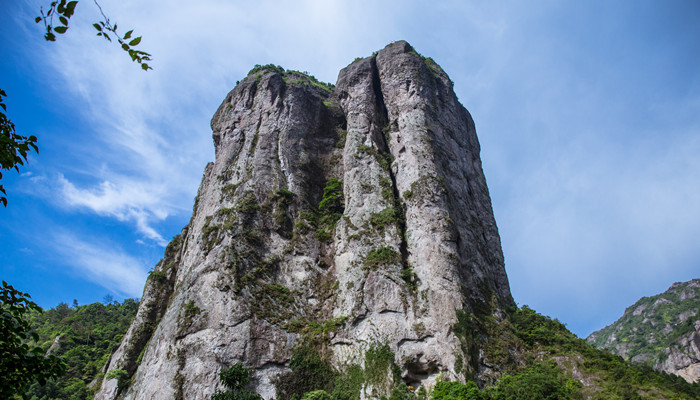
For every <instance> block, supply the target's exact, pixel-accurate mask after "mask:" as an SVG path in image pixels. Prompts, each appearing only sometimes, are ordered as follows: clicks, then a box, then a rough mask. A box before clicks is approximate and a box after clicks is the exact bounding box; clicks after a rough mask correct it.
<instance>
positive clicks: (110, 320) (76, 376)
mask: <svg viewBox="0 0 700 400" xmlns="http://www.w3.org/2000/svg"><path fill="white" fill-rule="evenodd" d="M137 308H138V302H136V301H135V300H134V299H126V300H124V302H123V303H119V302H115V301H110V300H109V299H107V302H106V304H102V303H93V304H88V305H82V306H81V305H78V304H77V303H76V302H74V303H73V306H72V307H69V306H68V304H66V303H61V304H59V305H58V306H56V307H55V308H52V309H49V310H45V311H44V312H43V313H33V314H32V316H31V321H32V326H33V327H34V329H35V330H36V332H37V333H38V334H39V345H41V347H42V348H44V349H46V350H47V351H48V350H49V349H51V352H52V354H55V355H58V356H61V357H63V359H64V361H65V362H66V364H67V365H68V367H67V369H66V374H65V375H64V376H63V377H62V378H59V379H57V380H54V381H49V382H48V383H47V384H46V385H45V386H40V385H39V384H38V383H34V384H32V385H31V386H30V387H29V390H28V391H27V393H26V396H27V398H29V399H32V400H48V399H71V400H84V399H91V398H92V395H93V394H94V392H95V391H96V390H97V387H94V386H91V385H90V383H91V382H92V381H93V380H94V379H95V378H96V377H99V378H101V376H100V375H101V374H102V372H101V370H102V367H103V366H104V364H105V362H107V360H108V359H109V356H110V354H111V353H112V351H114V349H115V348H116V347H117V346H119V343H120V342H121V339H122V337H123V336H124V333H125V332H126V330H127V329H128V328H129V324H130V323H131V320H132V319H133V318H134V316H135V315H136V310H137ZM98 382H99V379H98Z"/></svg>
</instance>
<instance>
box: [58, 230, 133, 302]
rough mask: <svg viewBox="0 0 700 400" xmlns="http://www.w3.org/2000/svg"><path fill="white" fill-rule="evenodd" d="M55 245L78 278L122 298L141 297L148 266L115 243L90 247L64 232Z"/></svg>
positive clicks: (89, 244)
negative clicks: (84, 279)
mask: <svg viewBox="0 0 700 400" xmlns="http://www.w3.org/2000/svg"><path fill="white" fill-rule="evenodd" d="M53 245H54V247H55V250H56V252H57V253H59V254H62V255H63V256H64V262H63V263H64V264H67V265H68V266H69V267H70V268H72V269H73V271H74V272H75V273H76V274H79V275H80V276H83V277H85V278H86V279H87V280H89V281H92V282H94V283H96V284H98V285H100V286H102V287H104V288H106V289H108V290H110V291H112V292H114V293H118V294H119V295H122V296H127V297H141V294H142V293H143V285H144V282H146V273H147V270H146V268H145V267H144V263H142V262H140V261H139V260H137V259H136V258H133V257H131V256H129V255H127V254H125V253H124V252H122V251H121V250H120V249H119V248H117V247H114V246H113V245H112V244H111V243H94V242H93V243H90V242H86V241H84V240H81V239H79V238H77V237H75V236H74V235H73V234H71V233H67V232H63V233H58V234H55V235H54V240H53Z"/></svg>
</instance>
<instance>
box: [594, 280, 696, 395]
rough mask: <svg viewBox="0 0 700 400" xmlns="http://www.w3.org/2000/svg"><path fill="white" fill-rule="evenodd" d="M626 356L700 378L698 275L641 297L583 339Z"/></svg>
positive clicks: (660, 369)
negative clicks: (619, 316)
mask: <svg viewBox="0 0 700 400" xmlns="http://www.w3.org/2000/svg"><path fill="white" fill-rule="evenodd" d="M586 340H587V341H588V342H589V343H592V344H593V345H595V346H596V347H598V348H605V349H608V350H610V351H611V352H613V353H615V354H618V355H620V356H621V357H623V358H624V359H626V360H630V361H632V362H636V363H642V364H647V365H650V366H652V367H654V368H655V369H657V370H659V371H665V372H668V373H673V374H676V375H679V376H681V377H683V378H684V379H685V380H687V381H688V382H698V380H700V279H693V280H691V281H688V282H677V283H674V284H673V285H671V287H670V288H668V290H667V291H665V292H664V293H661V294H658V295H656V296H651V297H642V298H641V299H639V301H637V302H636V303H634V305H632V306H631V307H628V308H627V309H626V310H625V313H624V314H623V315H622V317H621V318H620V319H618V320H617V321H615V322H614V323H613V324H611V325H609V326H607V327H605V328H603V329H601V330H599V331H596V332H593V333H591V334H590V335H589V336H588V338H587V339H586Z"/></svg>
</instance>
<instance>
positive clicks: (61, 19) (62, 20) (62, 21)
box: [58, 17, 68, 25]
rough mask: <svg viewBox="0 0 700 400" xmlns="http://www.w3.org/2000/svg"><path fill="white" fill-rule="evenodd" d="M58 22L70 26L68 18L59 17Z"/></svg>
mask: <svg viewBox="0 0 700 400" xmlns="http://www.w3.org/2000/svg"><path fill="white" fill-rule="evenodd" d="M58 20H59V21H61V23H62V24H63V25H68V19H67V18H66V17H58Z"/></svg>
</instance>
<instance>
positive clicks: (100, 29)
mask: <svg viewBox="0 0 700 400" xmlns="http://www.w3.org/2000/svg"><path fill="white" fill-rule="evenodd" d="M92 26H94V27H95V29H97V30H98V31H100V32H102V27H101V26H100V24H92Z"/></svg>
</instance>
